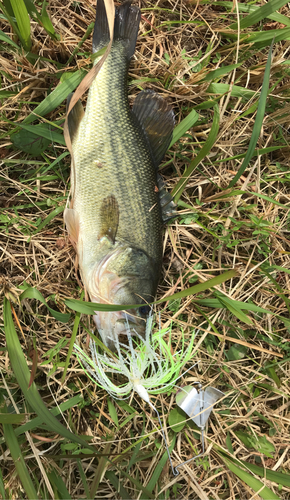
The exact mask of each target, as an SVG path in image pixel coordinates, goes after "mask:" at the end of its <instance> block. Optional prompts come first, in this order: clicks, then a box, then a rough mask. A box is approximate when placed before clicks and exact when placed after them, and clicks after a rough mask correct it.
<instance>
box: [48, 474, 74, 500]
mask: <svg viewBox="0 0 290 500" xmlns="http://www.w3.org/2000/svg"><path fill="white" fill-rule="evenodd" d="M47 476H48V479H49V480H50V482H51V484H52V485H53V486H54V488H56V490H57V492H58V495H59V496H58V498H60V499H62V500H66V499H67V500H71V496H70V494H69V492H68V490H67V487H66V485H65V484H64V482H63V480H62V478H61V476H60V474H59V472H58V473H56V472H55V470H52V471H51V472H48V474H47Z"/></svg>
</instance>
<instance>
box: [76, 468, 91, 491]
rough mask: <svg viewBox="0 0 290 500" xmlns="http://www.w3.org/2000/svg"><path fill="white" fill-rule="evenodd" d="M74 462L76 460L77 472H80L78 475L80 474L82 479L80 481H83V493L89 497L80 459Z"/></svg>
mask: <svg viewBox="0 0 290 500" xmlns="http://www.w3.org/2000/svg"><path fill="white" fill-rule="evenodd" d="M76 462H77V466H78V469H79V473H80V476H81V480H82V483H83V487H84V490H85V495H86V496H87V498H90V490H89V486H88V482H87V479H86V476H85V473H84V469H83V466H82V461H81V460H80V459H77V460H76Z"/></svg>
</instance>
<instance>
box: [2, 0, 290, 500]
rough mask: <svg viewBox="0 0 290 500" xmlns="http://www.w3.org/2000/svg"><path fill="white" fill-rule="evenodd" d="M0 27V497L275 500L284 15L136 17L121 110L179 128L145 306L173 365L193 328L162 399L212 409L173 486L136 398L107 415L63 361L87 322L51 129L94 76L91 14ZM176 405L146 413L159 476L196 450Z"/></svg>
mask: <svg viewBox="0 0 290 500" xmlns="http://www.w3.org/2000/svg"><path fill="white" fill-rule="evenodd" d="M143 6H144V5H143ZM0 10H1V16H0V22H1V27H0V45H1V52H0V58H1V60H0V62H1V64H0V73H1V89H0V100H1V109H0V116H1V131H0V141H1V149H0V158H1V171H0V183H1V196H0V232H1V240H0V250H1V254H0V255H1V259H0V282H1V298H2V300H1V318H2V319H1V320H0V321H1V323H0V366H1V372H2V380H1V388H0V423H1V424H2V430H1V436H0V444H1V458H2V461H1V464H2V465H1V472H0V497H1V498H3V499H4V498H12V497H16V498H19V497H25V498H93V497H95V496H99V495H102V496H104V497H109V496H110V497H113V498H126V499H127V498H137V497H140V498H142V499H147V498H148V499H151V498H160V499H163V498H164V499H167V498H170V499H172V498H183V497H184V498H203V499H206V498H207V499H212V498H213V499H217V500H218V499H223V500H227V499H228V500H230V499H234V498H236V499H238V498H249V499H250V498H252V497H253V495H254V494H255V493H257V495H256V497H257V498H265V499H270V498H271V499H272V498H280V499H282V500H286V499H288V498H289V496H290V479H289V478H290V470H289V459H288V447H289V415H288V414H289V411H288V410H289V397H290V392H289V386H288V379H289V366H290V365H289V360H290V344H289V329H290V319H289V311H290V302H289V289H290V285H289V279H290V276H289V274H290V271H289V255H290V245H289V210H290V196H289V192H290V191H289V187H290V167H289V133H288V129H289V110H290V92H289V76H290V66H289V61H288V46H289V39H290V23H289V18H290V12H289V7H288V5H287V3H286V2H284V1H281V0H270V1H269V2H267V3H266V4H264V5H262V6H261V5H259V4H251V5H249V4H245V3H235V4H233V3H232V2H228V1H216V2H209V1H207V0H203V1H201V2H200V3H199V4H196V3H194V2H191V1H187V2H184V1H183V2H182V1H181V0H178V2H177V3H176V1H174V2H173V1H172V2H171V1H170V0H169V1H167V0H162V1H161V2H159V3H158V5H156V4H155V3H154V2H147V3H146V8H144V9H143V10H142V20H141V26H140V31H139V37H138V41H137V49H136V53H135V57H134V58H133V60H132V63H131V66H130V71H129V99H130V103H132V102H133V100H134V98H135V97H136V95H137V94H138V92H139V91H140V90H142V89H144V88H147V89H153V90H155V91H157V92H159V93H160V94H161V95H163V96H164V97H166V98H167V99H168V100H169V101H171V103H172V106H173V108H174V111H175V115H176V122H177V125H176V129H175V131H174V136H173V140H172V143H171V145H170V148H169V151H168V152H167V155H166V157H165V159H164V161H163V163H162V165H161V166H160V170H161V172H162V175H163V176H164V178H165V180H166V183H167V186H168V189H169V190H170V191H171V192H173V194H174V196H175V200H176V202H177V203H178V207H179V211H180V216H179V218H177V219H176V220H174V221H172V222H171V223H170V224H169V225H168V226H167V227H166V229H165V240H164V241H165V252H164V268H163V278H162V280H161V282H160V286H159V289H158V295H157V297H156V304H155V308H156V312H157V313H158V314H160V322H161V327H162V328H165V329H166V328H169V327H171V333H170V336H169V334H168V336H167V341H168V339H169V338H170V339H171V345H170V347H171V349H172V352H174V348H175V347H176V346H177V345H178V342H180V339H181V337H182V336H183V337H184V338H185V340H186V342H185V343H186V345H189V343H190V341H191V339H192V332H193V331H194V330H196V329H198V330H199V333H198V334H197V335H196V337H195V341H194V345H195V351H196V354H195V356H194V362H195V361H196V360H199V363H198V365H196V366H195V367H193V368H192V369H191V370H190V371H189V372H188V374H187V375H186V376H185V377H184V378H183V379H182V380H181V381H180V384H185V383H190V382H191V383H192V382H193V381H196V380H200V381H201V382H202V383H203V385H204V386H207V385H213V386H215V387H216V388H218V389H220V390H221V391H223V392H225V393H226V398H225V399H223V400H222V401H221V403H220V404H219V405H218V406H217V408H216V409H214V411H213V414H212V417H211V418H210V420H209V422H208V425H207V429H206V442H207V447H209V448H210V450H209V453H208V454H206V455H205V456H204V457H201V458H199V459H197V460H196V461H195V462H192V463H190V464H189V465H188V466H186V467H184V468H181V469H180V475H179V476H177V477H173V476H172V475H171V471H170V468H169V462H168V460H167V454H166V450H165V448H164V444H163V441H162V436H161V433H160V430H159V423H158V420H157V417H156V414H155V412H154V411H152V410H151V408H150V407H149V406H148V405H146V404H145V403H143V402H142V401H141V400H140V398H139V397H137V396H135V395H134V396H133V397H132V398H130V399H129V400H127V401H119V400H116V401H114V400H112V399H110V398H109V397H108V395H107V393H106V392H105V391H104V390H102V389H100V388H99V387H97V386H96V385H95V384H94V383H93V382H92V381H91V380H90V379H89V378H88V377H87V376H86V374H85V373H84V371H83V369H82V367H81V365H80V364H79V363H78V360H77V358H76V356H75V355H74V354H73V353H72V341H70V339H71V337H72V335H73V338H75V336H78V338H79V339H83V345H84V344H85V342H86V338H87V331H90V330H91V329H92V328H93V324H92V320H91V316H87V315H86V314H82V313H88V314H89V313H90V312H91V309H90V306H89V305H87V304H86V302H85V301H84V300H83V297H84V295H83V289H82V286H81V283H80V281H79V277H78V275H77V274H76V271H75V266H74V259H75V254H74V250H73V248H72V246H71V244H70V243H69V240H68V237H67V233H66V231H65V229H64V224H63V219H62V212H63V209H64V207H65V203H66V200H67V196H68V189H69V172H70V159H69V155H68V153H67V150H66V147H65V145H64V139H63V131H62V127H63V123H64V118H65V109H66V102H65V100H66V97H67V96H68V94H69V93H70V92H72V91H73V90H74V89H75V88H76V87H77V86H78V84H79V83H80V82H81V80H82V79H83V77H84V76H85V75H86V74H87V72H88V71H89V70H90V68H91V66H92V58H91V33H92V28H93V23H94V8H92V7H91V5H90V4H89V3H88V2H85V1H83V0H80V1H78V2H73V3H71V2H59V0H51V1H50V2H49V5H48V4H47V3H46V2H37V3H34V2H32V1H31V0H25V1H23V0H21V1H20V0H2V2H0ZM273 38H275V40H274V43H273V48H272V55H271V52H270V46H271V43H272V41H273ZM85 100H86V98H85V97H84V103H85ZM232 269H234V270H235V272H231V270H232ZM189 289H190V290H189ZM188 290H189V291H190V294H189V292H188ZM172 295H174V300H170V299H169V298H170V296H172ZM2 313H3V314H2ZM164 339H165V340H166V336H165V337H164ZM186 345H185V347H186ZM192 364H193V363H192ZM189 367H190V361H189V363H188V366H187V368H189ZM174 392H175V391H170V392H167V393H163V394H158V395H156V396H153V397H152V400H153V403H154V405H155V406H156V408H157V409H158V411H159V413H160V415H161V418H162V421H163V424H164V428H165V433H166V435H167V438H168V445H169V447H170V449H171V450H172V451H171V456H172V461H173V464H174V466H176V465H178V464H179V463H180V462H183V461H185V460H187V459H189V458H190V457H191V456H193V455H195V454H197V453H198V452H199V450H200V432H199V430H198V429H197V428H196V427H195V425H194V424H193V423H192V422H191V421H189V420H188V419H187V417H186V415H185V414H181V413H180V412H179V411H178V410H177V409H176V404H175V398H174ZM177 424H178V425H177ZM189 478H190V481H189Z"/></svg>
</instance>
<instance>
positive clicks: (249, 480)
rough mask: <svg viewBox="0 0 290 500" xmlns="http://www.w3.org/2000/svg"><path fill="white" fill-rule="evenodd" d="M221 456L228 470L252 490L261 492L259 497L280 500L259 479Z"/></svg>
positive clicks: (265, 499)
mask: <svg viewBox="0 0 290 500" xmlns="http://www.w3.org/2000/svg"><path fill="white" fill-rule="evenodd" d="M220 456H222V459H223V460H224V462H225V463H226V465H227V466H228V468H229V469H230V470H231V471H232V472H233V473H234V474H236V476H238V477H239V478H240V479H241V480H242V481H244V483H246V484H247V485H248V486H249V487H250V488H252V490H254V491H255V492H259V496H260V497H262V498H263V499H264V500H280V498H279V497H278V496H277V495H276V494H275V493H273V491H272V490H270V488H268V487H267V486H264V485H263V483H262V482H261V481H259V479H256V478H255V477H253V476H252V475H251V474H249V473H248V472H246V471H244V470H242V469H240V467H238V466H237V465H235V464H234V463H233V462H232V461H231V460H228V459H227V458H225V457H224V456H223V455H220Z"/></svg>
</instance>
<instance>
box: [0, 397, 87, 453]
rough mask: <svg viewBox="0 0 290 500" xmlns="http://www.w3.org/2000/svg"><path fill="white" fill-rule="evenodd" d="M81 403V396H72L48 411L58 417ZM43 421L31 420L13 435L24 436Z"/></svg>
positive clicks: (37, 418)
mask: <svg viewBox="0 0 290 500" xmlns="http://www.w3.org/2000/svg"><path fill="white" fill-rule="evenodd" d="M81 401H83V397H82V396H81V394H78V395H77V396H74V397H73V398H71V399H69V400H68V401H65V402H64V403H61V404H60V405H59V406H57V407H56V408H52V409H51V410H50V411H51V413H52V415H54V416H55V417H56V416H57V415H60V414H61V412H62V413H63V412H65V411H67V410H69V409H70V408H72V407H73V406H76V405H78V404H79V403H80V402H81ZM42 422H43V420H42V419H41V418H40V417H35V418H33V419H32V420H29V422H27V423H26V424H23V425H21V426H20V427H17V429H15V434H16V436H20V435H21V434H24V432H26V431H31V430H33V429H36V428H37V427H40V426H41V424H42ZM0 444H1V440H0Z"/></svg>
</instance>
